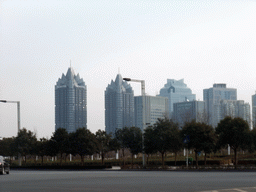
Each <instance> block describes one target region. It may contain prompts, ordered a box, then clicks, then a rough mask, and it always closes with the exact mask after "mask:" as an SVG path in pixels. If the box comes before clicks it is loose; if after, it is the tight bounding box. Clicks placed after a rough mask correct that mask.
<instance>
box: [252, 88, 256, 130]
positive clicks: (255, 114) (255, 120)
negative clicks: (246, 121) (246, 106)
mask: <svg viewBox="0 0 256 192" xmlns="http://www.w3.org/2000/svg"><path fill="white" fill-rule="evenodd" d="M252 124H253V128H256V92H255V94H254V95H252Z"/></svg>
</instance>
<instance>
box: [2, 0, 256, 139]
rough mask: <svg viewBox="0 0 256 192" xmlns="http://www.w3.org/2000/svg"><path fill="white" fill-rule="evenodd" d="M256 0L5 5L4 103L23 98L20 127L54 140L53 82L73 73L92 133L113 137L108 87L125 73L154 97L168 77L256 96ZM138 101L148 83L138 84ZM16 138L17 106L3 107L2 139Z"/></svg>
mask: <svg viewBox="0 0 256 192" xmlns="http://www.w3.org/2000/svg"><path fill="white" fill-rule="evenodd" d="M255 9H256V2H255V1H250V0H248V1H247V0H246V1H242V0H237V1H231V0H227V1H219V0H213V1H204V2H202V1H196V0H191V1H182V0H181V1H180V0H173V1H170V2H169V1H153V0H149V1H147V2H145V1H122V2H118V1H115V0H114V1H111V2H104V1H101V2H93V3H92V2H90V1H76V3H74V2H68V1H64V2H60V1H51V3H45V2H43V1H15V0H14V1H2V2H1V7H0V17H1V20H0V26H1V31H0V42H1V46H0V49H1V51H0V63H1V67H2V68H1V72H0V73H1V75H0V99H1V100H10V101H20V107H21V128H22V127H25V128H27V129H28V130H31V131H34V132H36V133H37V135H38V137H50V136H51V135H52V133H53V132H54V130H55V127H54V85H55V83H56V80H57V79H58V78H59V76H60V74H61V73H62V72H64V71H66V70H67V68H68V67H69V65H70V59H71V61H72V67H73V68H74V70H75V71H76V72H79V74H80V76H81V77H83V79H84V81H85V84H86V85H87V97H88V100H87V111H88V113H87V116H88V120H87V128H88V129H89V130H91V131H92V132H96V131H97V130H98V129H101V130H104V127H105V121H104V90H105V88H106V86H107V84H108V83H109V81H110V80H111V79H112V78H113V77H114V76H116V74H117V72H118V68H120V73H121V74H122V76H123V77H128V78H134V79H141V80H145V85H146V86H145V88H146V93H147V94H148V95H152V96H154V95H157V94H159V91H160V89H161V88H162V87H163V86H164V84H165V83H166V79H183V78H184V79H185V82H186V84H187V86H188V87H189V88H190V89H191V90H192V93H193V94H196V98H197V100H198V99H199V100H201V101H202V100H203V89H205V88H209V87H211V86H212V85H213V84H214V83H225V84H227V86H228V87H231V88H236V89H237V99H238V100H244V101H245V102H248V103H250V106H252V105H251V102H252V101H251V100H252V95H253V94H255V90H256V81H255V77H256V76H255V73H254V71H255V68H256V67H255V61H256V54H255V53H256V36H255V34H256V20H255V19H256V13H255ZM130 84H131V86H132V87H133V90H134V95H135V96H138V95H140V94H141V93H140V84H135V83H134V84H133V83H130ZM16 134H17V106H16V105H15V104H11V103H0V136H1V137H11V136H16Z"/></svg>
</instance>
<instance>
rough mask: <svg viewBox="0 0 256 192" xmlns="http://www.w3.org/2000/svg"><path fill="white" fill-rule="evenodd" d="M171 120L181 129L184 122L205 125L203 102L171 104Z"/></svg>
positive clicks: (205, 116) (206, 119)
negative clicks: (193, 121)
mask: <svg viewBox="0 0 256 192" xmlns="http://www.w3.org/2000/svg"><path fill="white" fill-rule="evenodd" d="M173 108H174V109H173V120H174V122H177V123H178V124H179V127H183V126H184V124H185V123H186V122H190V121H192V120H195V121H196V122H201V123H207V121H208V118H207V115H206V110H205V102H204V101H195V100H194V101H184V102H179V103H174V104H173Z"/></svg>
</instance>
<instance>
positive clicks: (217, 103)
mask: <svg viewBox="0 0 256 192" xmlns="http://www.w3.org/2000/svg"><path fill="white" fill-rule="evenodd" d="M203 96H204V101H205V104H206V111H207V115H208V118H209V121H208V122H209V124H210V125H212V126H213V127H216V126H217V125H218V123H219V122H220V120H222V119H223V110H221V100H233V101H234V100H237V91H236V89H233V88H227V87H226V84H213V87H212V88H209V89H204V95H203Z"/></svg>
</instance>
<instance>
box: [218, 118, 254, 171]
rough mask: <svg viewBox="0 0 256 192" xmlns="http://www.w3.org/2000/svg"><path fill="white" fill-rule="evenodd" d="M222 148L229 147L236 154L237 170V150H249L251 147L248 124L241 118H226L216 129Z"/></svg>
mask: <svg viewBox="0 0 256 192" xmlns="http://www.w3.org/2000/svg"><path fill="white" fill-rule="evenodd" d="M216 133H217V134H218V136H219V140H218V144H219V146H221V147H226V146H227V145H229V146H230V147H231V149H233V150H234V153H235V168H237V150H238V149H249V147H250V145H251V143H250V142H251V139H250V129H249V125H248V123H247V122H246V121H245V120H243V119H242V118H240V117H236V118H232V117H225V118H224V119H223V120H221V121H220V123H219V124H218V126H217V128H216Z"/></svg>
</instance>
